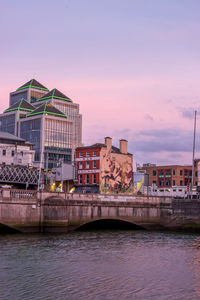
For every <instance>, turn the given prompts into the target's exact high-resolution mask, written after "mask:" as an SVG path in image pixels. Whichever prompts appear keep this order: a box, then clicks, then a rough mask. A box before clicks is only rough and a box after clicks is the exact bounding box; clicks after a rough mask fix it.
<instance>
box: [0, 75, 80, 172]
mask: <svg viewBox="0 0 200 300" xmlns="http://www.w3.org/2000/svg"><path fill="white" fill-rule="evenodd" d="M0 130H1V131H4V132H8V133H10V134H14V135H15V136H18V137H20V138H23V139H24V140H26V141H28V142H30V143H32V144H33V149H34V150H35V158H34V160H35V163H36V165H37V164H38V166H39V165H40V166H42V167H45V168H47V169H52V168H55V167H57V165H58V163H59V162H61V163H72V161H73V160H74V151H75V149H76V147H80V146H81V145H82V116H81V114H80V113H79V104H76V103H73V101H72V100H71V99H70V98H69V97H67V96H66V95H64V94H63V93H62V92H60V91H59V90H57V89H53V90H51V91H49V89H47V88H46V87H45V86H43V85H42V84H40V83H39V82H38V81H36V80H35V79H32V80H30V81H29V82H27V83H25V84H24V85H22V86H21V87H19V88H18V89H17V90H16V91H15V92H12V93H10V107H9V108H8V109H6V110H5V111H4V113H3V114H1V115H0Z"/></svg>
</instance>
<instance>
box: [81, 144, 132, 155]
mask: <svg viewBox="0 0 200 300" xmlns="http://www.w3.org/2000/svg"><path fill="white" fill-rule="evenodd" d="M106 147H107V146H106V144H101V143H96V144H93V145H91V146H83V147H77V148H76V150H83V149H92V148H106ZM111 152H112V153H118V154H123V153H121V152H120V149H119V148H117V147H115V146H112V151H111ZM127 154H129V155H132V154H131V153H128V152H127Z"/></svg>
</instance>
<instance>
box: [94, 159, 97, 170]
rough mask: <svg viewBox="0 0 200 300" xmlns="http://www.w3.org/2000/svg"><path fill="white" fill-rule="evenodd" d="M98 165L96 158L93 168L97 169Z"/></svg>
mask: <svg viewBox="0 0 200 300" xmlns="http://www.w3.org/2000/svg"><path fill="white" fill-rule="evenodd" d="M96 167H97V162H96V160H94V161H93V168H94V169H96Z"/></svg>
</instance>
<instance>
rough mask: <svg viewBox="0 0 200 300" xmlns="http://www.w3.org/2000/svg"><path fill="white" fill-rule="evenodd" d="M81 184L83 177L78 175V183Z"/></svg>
mask: <svg viewBox="0 0 200 300" xmlns="http://www.w3.org/2000/svg"><path fill="white" fill-rule="evenodd" d="M82 182H83V176H82V175H79V183H82Z"/></svg>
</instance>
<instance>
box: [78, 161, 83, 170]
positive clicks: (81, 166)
mask: <svg viewBox="0 0 200 300" xmlns="http://www.w3.org/2000/svg"><path fill="white" fill-rule="evenodd" d="M79 169H83V162H82V161H80V162H79Z"/></svg>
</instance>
